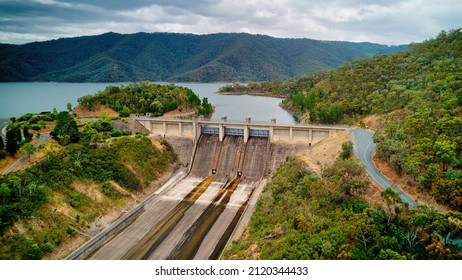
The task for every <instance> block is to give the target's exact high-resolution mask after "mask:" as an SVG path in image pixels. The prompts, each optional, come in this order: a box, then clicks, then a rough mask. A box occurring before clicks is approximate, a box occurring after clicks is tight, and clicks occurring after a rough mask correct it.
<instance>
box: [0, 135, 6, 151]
mask: <svg viewBox="0 0 462 280" xmlns="http://www.w3.org/2000/svg"><path fill="white" fill-rule="evenodd" d="M4 148H5V143H4V142H3V137H2V136H1V135H0V150H3V149H4Z"/></svg>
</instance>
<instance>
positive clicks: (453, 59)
mask: <svg viewBox="0 0 462 280" xmlns="http://www.w3.org/2000/svg"><path fill="white" fill-rule="evenodd" d="M461 45H462V32H461V30H460V29H459V30H453V31H450V32H444V31H443V32H441V33H440V34H439V35H438V36H437V38H435V39H431V40H428V41H425V42H423V43H420V44H413V45H411V46H410V48H409V50H408V51H405V52H402V53H397V54H391V55H384V56H377V57H374V58H371V59H365V60H357V61H354V62H351V63H349V64H347V65H344V66H341V67H339V68H337V69H335V70H330V71H326V72H323V73H320V74H316V75H312V76H308V77H302V78H298V79H292V80H287V81H283V82H271V83H263V84H262V89H263V90H265V91H268V92H270V93H273V92H274V93H276V94H277V93H278V92H279V91H280V89H284V88H285V89H286V90H287V91H286V92H287V93H288V97H287V99H285V100H284V102H283V106H284V107H285V108H288V109H289V110H290V111H292V112H295V113H296V114H297V115H298V117H299V118H303V119H304V120H308V119H309V121H310V122H321V123H337V122H347V123H353V121H354V120H359V119H360V118H361V117H363V116H367V115H370V114H376V113H388V112H392V111H396V113H395V114H394V116H395V117H394V119H389V120H388V123H387V124H386V127H385V129H384V131H379V132H377V133H376V136H375V138H374V140H375V141H376V143H377V146H378V149H377V154H378V156H379V157H381V158H382V159H384V160H386V161H387V162H388V163H389V164H390V165H391V166H392V167H393V168H394V169H395V170H396V171H397V172H398V173H400V174H407V175H409V176H410V177H411V178H412V179H411V180H410V182H409V183H410V184H418V186H419V188H420V190H421V191H422V192H426V193H429V194H430V195H432V196H433V197H434V198H435V199H436V200H437V201H438V202H440V203H442V204H444V205H446V206H448V207H450V208H451V209H454V210H457V211H462V134H461V127H462V74H461V73H462V53H461V49H460V46H461Z"/></svg>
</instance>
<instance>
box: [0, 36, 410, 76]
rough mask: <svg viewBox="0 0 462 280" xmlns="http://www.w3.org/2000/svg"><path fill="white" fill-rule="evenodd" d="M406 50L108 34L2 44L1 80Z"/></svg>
mask: <svg viewBox="0 0 462 280" xmlns="http://www.w3.org/2000/svg"><path fill="white" fill-rule="evenodd" d="M405 48H406V46H392V47H389V46H384V45H377V44H371V43H349V42H329V41H316V40H310V39H279V38H273V37H269V36H263V35H250V34H244V33H239V34H235V33H229V34H210V35H192V34H174V33H151V34H148V33H136V34H129V35H122V34H116V33H106V34H102V35H98V36H85V37H76V38H65V39H58V40H51V41H46V42H35V43H29V44H24V45H8V44H0V81H2V82H11V81H59V82H123V81H146V80H149V81H183V82H186V81H188V82H191V81H193V82H212V81H263V80H272V79H285V78H288V77H293V76H297V75H302V74H306V73H314V72H317V71H320V70H324V69H328V68H332V67H336V66H339V65H341V64H343V63H345V62H347V61H350V60H352V59H356V58H365V57H370V56H373V55H375V54H378V53H383V54H385V53H390V52H398V51H402V50H404V49H405Z"/></svg>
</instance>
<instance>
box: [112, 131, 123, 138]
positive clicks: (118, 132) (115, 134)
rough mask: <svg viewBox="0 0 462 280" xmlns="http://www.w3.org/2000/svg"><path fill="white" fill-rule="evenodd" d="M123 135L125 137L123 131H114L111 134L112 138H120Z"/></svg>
mask: <svg viewBox="0 0 462 280" xmlns="http://www.w3.org/2000/svg"><path fill="white" fill-rule="evenodd" d="M122 135H123V133H122V131H120V130H114V131H113V132H112V133H111V136H112V137H120V136H122Z"/></svg>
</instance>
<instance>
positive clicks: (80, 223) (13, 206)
mask: <svg viewBox="0 0 462 280" xmlns="http://www.w3.org/2000/svg"><path fill="white" fill-rule="evenodd" d="M91 129H93V128H91ZM93 130H94V131H96V130H95V129H93ZM105 133H107V132H105ZM140 137H141V139H138V140H137V139H134V138H132V137H119V138H117V139H114V140H113V141H111V142H110V143H103V144H100V145H98V146H95V145H87V144H83V145H82V144H70V145H67V146H65V147H63V148H62V149H61V150H60V151H58V152H49V153H48V154H47V156H46V157H45V158H44V159H43V160H41V161H39V162H37V163H36V164H34V165H33V166H30V167H29V168H27V169H25V170H23V171H21V172H15V173H10V174H7V175H3V176H1V177H0V259H4V258H8V259H11V258H13V259H14V258H27V259H36V258H41V257H42V256H43V254H46V253H49V252H51V251H52V250H53V248H54V246H55V245H59V242H60V240H63V239H65V238H66V235H70V236H75V235H77V234H78V229H79V228H82V227H84V226H86V225H87V224H86V223H87V222H91V221H92V220H93V219H94V218H95V217H97V216H98V215H100V214H101V212H100V211H101V210H100V209H98V208H97V207H103V206H102V204H103V203H107V202H101V201H95V200H93V199H92V198H90V197H89V196H87V195H86V194H85V193H82V192H79V191H77V190H76V189H74V187H73V186H74V183H75V182H86V183H88V185H89V186H91V185H92V184H91V183H92V182H95V183H97V184H96V185H98V186H101V190H102V192H103V194H104V195H105V196H106V200H114V201H116V200H118V199H120V198H121V197H122V195H121V193H120V192H119V191H118V190H117V189H116V188H115V187H114V186H113V185H112V184H113V183H112V182H115V183H117V184H118V185H119V186H121V187H122V188H124V189H126V190H127V192H130V191H135V190H140V189H142V188H144V187H146V186H147V185H148V184H149V183H150V182H151V181H152V180H154V179H156V178H157V177H158V176H159V175H160V174H162V172H164V171H165V170H167V168H168V167H169V165H170V164H171V163H172V161H173V160H175V154H174V153H173V150H172V148H171V146H170V145H168V144H167V143H166V142H162V145H163V148H162V149H158V148H157V147H156V146H155V145H153V144H152V143H151V141H150V140H149V139H147V138H144V137H142V136H141V135H140ZM26 145H27V144H26ZM26 145H25V146H26ZM23 147H24V146H23ZM98 188H99V187H98ZM56 197H62V200H61V201H64V202H65V203H67V204H68V205H69V206H71V207H72V211H75V212H74V213H75V214H74V215H75V216H74V217H75V219H74V218H72V219H70V220H69V219H68V218H67V216H63V215H62V214H60V213H55V212H53V211H51V212H50V211H49V205H48V203H47V202H48V201H50V200H54V199H56ZM114 203H116V202H114ZM53 207H55V206H53ZM94 208H96V209H94ZM53 209H54V208H53ZM88 209H92V210H91V211H90V210H88ZM32 216H33V217H34V218H33V219H34V220H35V219H37V220H40V219H41V218H44V216H45V217H46V219H48V220H52V221H53V222H52V223H51V224H50V225H48V226H47V227H45V228H41V229H36V230H34V231H32V229H30V231H31V232H30V233H27V235H31V236H33V238H34V240H35V241H33V242H32V241H31V242H29V241H27V240H25V239H24V235H22V234H21V235H18V236H17V239H16V240H12V239H14V238H15V237H14V236H12V235H11V234H10V233H9V232H13V231H14V230H8V229H9V228H11V225H13V223H15V222H16V221H17V220H18V219H22V220H23V221H24V223H25V224H26V223H27V220H28V217H32ZM29 219H30V218H29ZM48 227H49V228H48ZM41 232H42V233H41ZM44 235H45V236H44ZM55 239H56V240H58V241H55V243H54V244H55V245H54V244H52V243H51V242H50V240H55ZM34 244H36V245H34Z"/></svg>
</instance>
